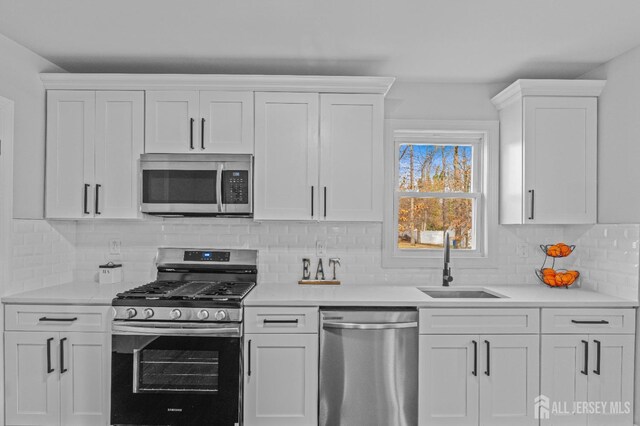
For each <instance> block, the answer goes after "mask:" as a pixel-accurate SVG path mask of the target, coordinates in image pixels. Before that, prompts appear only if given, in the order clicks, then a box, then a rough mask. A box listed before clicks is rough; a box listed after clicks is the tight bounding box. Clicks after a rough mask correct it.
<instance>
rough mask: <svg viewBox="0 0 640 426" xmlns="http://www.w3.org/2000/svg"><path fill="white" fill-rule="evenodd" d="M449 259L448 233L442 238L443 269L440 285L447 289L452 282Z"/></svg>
mask: <svg viewBox="0 0 640 426" xmlns="http://www.w3.org/2000/svg"><path fill="white" fill-rule="evenodd" d="M450 257H451V248H450V247H449V232H447V233H445V237H444V268H443V269H442V285H443V286H444V287H449V283H450V282H451V281H453V276H452V275H451V267H450V266H449V261H450Z"/></svg>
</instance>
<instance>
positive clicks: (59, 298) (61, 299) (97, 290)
mask: <svg viewBox="0 0 640 426" xmlns="http://www.w3.org/2000/svg"><path fill="white" fill-rule="evenodd" d="M135 286H136V284H135V283H131V282H129V283H117V284H98V283H96V282H88V281H78V282H71V283H67V284H60V285H55V286H51V287H45V288H41V289H37V290H31V291H25V292H22V293H16V294H12V295H9V296H5V297H3V298H2V303H8V304H18V303H27V304H38V305H41V304H55V305H111V300H112V299H113V298H114V297H115V296H116V294H117V293H119V292H122V291H125V290H128V289H130V288H133V287H135Z"/></svg>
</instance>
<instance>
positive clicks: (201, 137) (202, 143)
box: [200, 118, 204, 150]
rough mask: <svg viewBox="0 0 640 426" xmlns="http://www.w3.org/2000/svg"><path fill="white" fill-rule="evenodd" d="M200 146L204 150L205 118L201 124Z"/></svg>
mask: <svg viewBox="0 0 640 426" xmlns="http://www.w3.org/2000/svg"><path fill="white" fill-rule="evenodd" d="M200 146H201V147H202V149H203V150H204V118H203V119H202V121H201V122H200Z"/></svg>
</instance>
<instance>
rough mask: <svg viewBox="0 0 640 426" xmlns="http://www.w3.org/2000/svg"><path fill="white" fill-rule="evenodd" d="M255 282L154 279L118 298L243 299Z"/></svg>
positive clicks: (119, 295)
mask: <svg viewBox="0 0 640 426" xmlns="http://www.w3.org/2000/svg"><path fill="white" fill-rule="evenodd" d="M255 285H256V284H255V283H254V282H236V281H223V282H216V281H153V282H150V283H148V284H144V285H142V286H139V287H136V288H134V289H131V290H128V291H125V292H123V293H118V294H117V296H116V297H117V298H118V299H147V300H154V299H163V300H203V299H208V300H219V299H222V300H232V299H233V300H241V299H242V298H244V296H246V295H247V293H249V291H251V289H252V288H253V287H254V286H255Z"/></svg>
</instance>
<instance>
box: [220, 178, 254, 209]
mask: <svg viewBox="0 0 640 426" xmlns="http://www.w3.org/2000/svg"><path fill="white" fill-rule="evenodd" d="M222 202H223V203H224V204H248V203H249V172H248V171H247V170H223V171H222Z"/></svg>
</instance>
